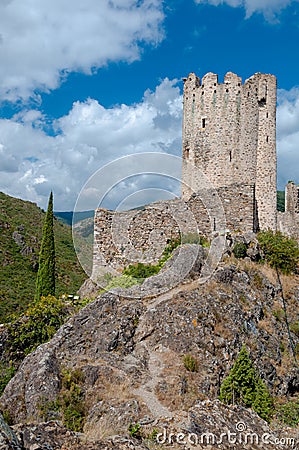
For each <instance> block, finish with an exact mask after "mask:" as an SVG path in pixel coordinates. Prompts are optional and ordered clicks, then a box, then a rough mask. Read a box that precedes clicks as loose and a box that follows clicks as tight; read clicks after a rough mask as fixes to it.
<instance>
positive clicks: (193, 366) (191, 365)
mask: <svg viewBox="0 0 299 450" xmlns="http://www.w3.org/2000/svg"><path fill="white" fill-rule="evenodd" d="M184 366H185V369H186V370H188V372H198V361H197V359H195V358H194V357H193V356H192V355H185V356H184Z"/></svg>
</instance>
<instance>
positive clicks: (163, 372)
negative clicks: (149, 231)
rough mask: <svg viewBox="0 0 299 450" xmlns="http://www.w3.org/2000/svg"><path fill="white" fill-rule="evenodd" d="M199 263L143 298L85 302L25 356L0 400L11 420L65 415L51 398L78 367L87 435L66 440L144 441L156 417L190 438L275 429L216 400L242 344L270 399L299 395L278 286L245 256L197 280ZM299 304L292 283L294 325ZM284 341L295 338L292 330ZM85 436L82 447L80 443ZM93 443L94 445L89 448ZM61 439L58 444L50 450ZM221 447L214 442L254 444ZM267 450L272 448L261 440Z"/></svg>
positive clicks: (106, 444) (117, 296) (119, 444)
mask: <svg viewBox="0 0 299 450" xmlns="http://www.w3.org/2000/svg"><path fill="white" fill-rule="evenodd" d="M198 261H199V262H198V269H193V270H194V272H193V274H192V279H191V278H190V279H189V281H188V282H185V283H184V284H180V285H179V286H177V287H175V288H174V289H172V290H170V291H168V292H162V293H157V294H155V295H151V296H140V297H138V296H136V297H133V296H128V297H126V293H125V292H124V291H122V292H118V293H105V294H103V295H101V296H99V297H97V298H96V299H95V300H94V301H93V302H91V303H89V304H88V305H87V306H86V307H85V308H83V309H82V310H81V311H80V312H79V313H78V314H76V315H74V316H73V317H72V318H71V319H69V320H68V322H67V323H66V324H65V325H63V326H62V327H61V328H60V330H59V331H58V332H57V333H56V335H55V336H54V337H53V339H52V340H51V341H50V342H48V343H46V344H43V345H41V346H40V347H38V348H37V349H36V350H35V351H34V352H33V353H32V354H30V355H29V356H27V357H26V358H25V360H24V361H23V363H22V364H21V366H20V368H19V370H18V372H17V373H16V375H15V377H14V378H13V379H12V380H11V381H10V382H9V384H8V385H7V387H6V389H5V391H4V393H3V395H2V397H1V399H0V406H1V409H2V411H5V413H6V414H7V416H9V417H10V419H11V421H12V422H13V423H14V424H17V423H27V422H28V421H29V422H30V421H34V422H35V424H36V426H37V427H40V426H41V423H42V422H43V421H45V420H46V421H49V420H54V419H55V421H57V420H62V419H63V411H62V409H61V407H60V409H59V408H57V399H59V398H61V395H62V392H63V390H65V389H66V387H65V385H64V378H65V376H66V375H65V374H67V376H68V377H69V379H71V378H72V374H75V373H76V377H77V379H78V380H79V381H78V386H79V385H80V386H79V387H80V392H81V393H82V402H83V403H84V411H85V413H84V414H85V419H84V423H85V425H84V430H83V431H84V435H81V434H80V436H79V437H78V435H76V434H74V435H73V434H72V435H70V436H69V438H70V439H71V438H72V439H73V438H74V439H75V438H76V439H77V438H78V439H79V441H78V442H76V441H74V442H73V443H72V444H69V445H70V447H66V448H72V449H79V448H82V449H92V448H107V449H110V448H119V449H125V448H136V449H140V450H141V449H142V448H146V440H147V439H151V440H152V438H153V436H154V430H155V429H156V430H157V429H158V430H162V431H161V432H163V429H164V428H163V427H164V426H165V427H166V428H167V429H168V430H174V431H173V432H188V433H196V434H197V435H200V434H202V433H204V432H205V431H207V432H210V433H214V434H215V435H216V436H217V439H220V437H219V432H220V430H221V431H222V430H224V431H223V433H224V432H225V433H227V430H230V432H231V433H233V432H235V430H236V424H237V423H238V422H240V421H242V422H244V423H245V425H246V427H248V429H249V430H252V431H250V432H252V433H257V434H259V435H263V433H270V434H271V433H272V430H271V429H270V428H269V426H268V425H267V424H266V423H265V422H264V421H262V420H261V419H260V418H259V417H258V416H257V415H256V414H255V413H253V412H252V411H250V410H245V409H244V408H241V407H234V408H232V407H227V406H224V405H222V404H221V403H220V402H219V401H218V400H216V399H217V397H218V394H219V388H220V384H221V382H222V380H223V378H224V377H225V376H226V375H227V373H228V371H229V369H230V368H231V366H232V364H233V362H234V361H235V359H236V357H237V355H238V352H239V351H240V349H241V347H242V344H243V343H245V344H246V346H247V348H248V349H249V350H250V353H251V358H252V361H253V363H254V365H255V367H256V369H257V370H258V371H259V373H260V375H261V377H262V378H263V379H264V381H265V382H266V384H267V385H268V387H269V389H270V390H271V392H272V394H273V395H274V396H276V397H279V396H294V395H296V394H298V393H299V372H298V370H297V368H296V365H295V364H294V361H293V357H292V354H291V351H290V347H289V341H288V336H287V332H286V326H285V321H284V319H283V316H281V311H282V302H281V298H280V295H281V293H280V291H279V289H278V288H277V286H276V284H275V283H274V282H273V280H272V282H270V280H269V278H267V277H266V276H265V275H263V273H262V272H261V271H260V270H259V268H258V267H257V266H256V265H254V264H253V263H250V264H249V263H246V262H242V263H240V265H239V266H236V265H234V264H223V265H222V266H221V267H219V269H218V270H217V271H216V272H215V274H214V276H213V277H212V278H211V279H210V280H209V281H208V282H206V283H204V284H201V283H199V282H198V276H196V273H195V271H196V270H198V271H199V270H200V268H201V266H202V264H201V263H200V260H198ZM153 278H154V277H153ZM151 282H153V280H148V281H147V283H151ZM293 284H294V286H295V283H293ZM128 292H129V291H128ZM296 302H298V289H295V288H294V289H293V288H292V287H290V290H289V292H288V304H289V305H290V307H289V321H290V323H292V322H293V321H296V320H297V317H296V310H295V308H293V307H292V304H296ZM292 338H293V341H294V343H295V345H296V344H298V342H299V339H298V337H297V336H296V335H295V334H294V333H293V334H292ZM187 354H189V355H191V356H192V357H193V358H194V359H195V360H196V361H197V362H198V367H199V370H198V371H197V372H196V371H195V372H190V371H188V370H187V369H186V367H185V366H184V356H185V355H187ZM78 371H79V372H78ZM78 373H80V376H79V375H78ZM74 378H75V376H74ZM55 402H56V407H54V405H55ZM238 408H239V409H238ZM51 423H52V422H51ZM53 423H54V422H53ZM53 423H52V425H51V426H53V427H54V428H56V427H57V426H58V425H53ZM55 423H56V422H55ZM134 423H139V424H141V425H140V426H141V432H142V437H143V439H142V442H141V441H138V440H137V441H136V442H135V441H134V439H133V440H132V438H133V437H134V436H131V437H130V435H129V433H128V428H129V425H130V424H134ZM24 426H25V425H24ZM26 426H27V425H26ZM47 426H48V425H47ZM49 426H50V425H49ZM59 426H60V425H59ZM137 428H138V427H137ZM21 430H24V428H22V427H21ZM238 431H240V430H238ZM22 433H23V436H25V434H24V431H22ZM43 433H44V432H43ZM53 433H54V432H53ZM273 433H274V432H273ZM290 433H291V432H290ZM54 434H55V433H54ZM60 434H61V433H60V432H59V433H58V435H60ZM131 434H132V433H131ZM137 434H138V433H137ZM133 435H134V433H133ZM274 435H275V436H278V437H279V436H280V434H279V433H278V435H277V433H276V434H275V433H274ZM115 436H118V438H116V437H115ZM283 436H284V435H283ZM291 436H294V432H293V431H292V433H291ZM291 436H290V437H291ZM135 437H136V436H135ZM55 439H56V438H55ZM57 439H58V438H57ZM82 439H87V441H86V442H87V443H88V444H86V445H85V446H84V445H83V444H82ZM117 439H118V441H117ZM121 439H123V441H121ZM215 439H216V438H215ZM93 442H101V446H99V447H92V445H94V444H93ZM130 442H131V443H130ZM271 442H272V441H271ZM277 442H278V441H277ZM113 443H114V444H113ZM26 445H27V444H26ZM28 445H29V444H28ZM30 445H33V444H30ZM63 445H64V446H65V445H66V444H65V443H64V442H62V441H59V445H58V444H57V447H55V446H54V447H53V448H61V449H62V448H64V447H63ZM80 445H81V447H80ZM113 445H114V447H113ZM186 445H187V444H186ZM221 445H222V443H221ZM221 445H220V446H219V445H218V447H217V448H223V449H226V448H253V449H254V448H258V447H257V446H256V447H255V446H254V445H252V446H251V447H250V446H249V447H248V446H247V447H246V446H240V445H239V444H238V446H236V447H232V446H231V447H229V446H227V443H226V442H224V443H223V446H221ZM225 445H226V446H225ZM189 447H190V445H189ZM189 447H187V446H186V447H184V446H182V445H181V444H178V448H189ZM25 448H31V447H25ZM32 448H33V447H32ZM41 448H43V447H41ZM153 448H155V447H153ZM198 448H201V447H198ZM204 448H209V447H207V446H205V447H204ZM210 448H214V447H210ZM267 448H273V449H274V448H278V449H279V448H280V447H279V446H276V447H274V446H272V447H271V443H269V445H268V444H267ZM284 448H285V447H284Z"/></svg>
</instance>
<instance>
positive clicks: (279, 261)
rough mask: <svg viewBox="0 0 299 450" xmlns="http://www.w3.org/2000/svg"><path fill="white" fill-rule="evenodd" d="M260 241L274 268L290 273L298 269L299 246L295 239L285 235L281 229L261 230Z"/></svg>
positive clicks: (265, 256) (267, 259) (266, 258)
mask: <svg viewBox="0 0 299 450" xmlns="http://www.w3.org/2000/svg"><path fill="white" fill-rule="evenodd" d="M258 241H259V243H260V246H261V249H262V251H263V253H264V259H265V261H266V262H267V263H268V264H269V265H270V266H271V267H273V268H274V269H279V270H281V272H282V273H285V274H289V273H291V272H294V271H295V270H296V267H297V265H298V263H299V247H298V244H297V242H296V241H295V240H294V239H290V238H288V237H287V236H284V235H283V234H282V233H281V232H280V231H277V232H276V233H273V231H271V230H268V231H261V232H260V233H259V234H258Z"/></svg>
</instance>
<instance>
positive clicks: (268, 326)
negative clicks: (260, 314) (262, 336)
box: [257, 319, 274, 335]
mask: <svg viewBox="0 0 299 450" xmlns="http://www.w3.org/2000/svg"><path fill="white" fill-rule="evenodd" d="M257 327H258V328H259V329H260V330H263V331H266V333H268V334H270V335H271V334H272V333H273V331H274V330H273V323H272V322H271V321H270V320H269V319H262V320H260V321H259V322H258V324H257Z"/></svg>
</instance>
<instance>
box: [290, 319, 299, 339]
mask: <svg viewBox="0 0 299 450" xmlns="http://www.w3.org/2000/svg"><path fill="white" fill-rule="evenodd" d="M290 330H291V331H292V332H293V333H294V334H295V335H296V336H297V337H299V322H298V321H297V322H293V323H291V324H290Z"/></svg>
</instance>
